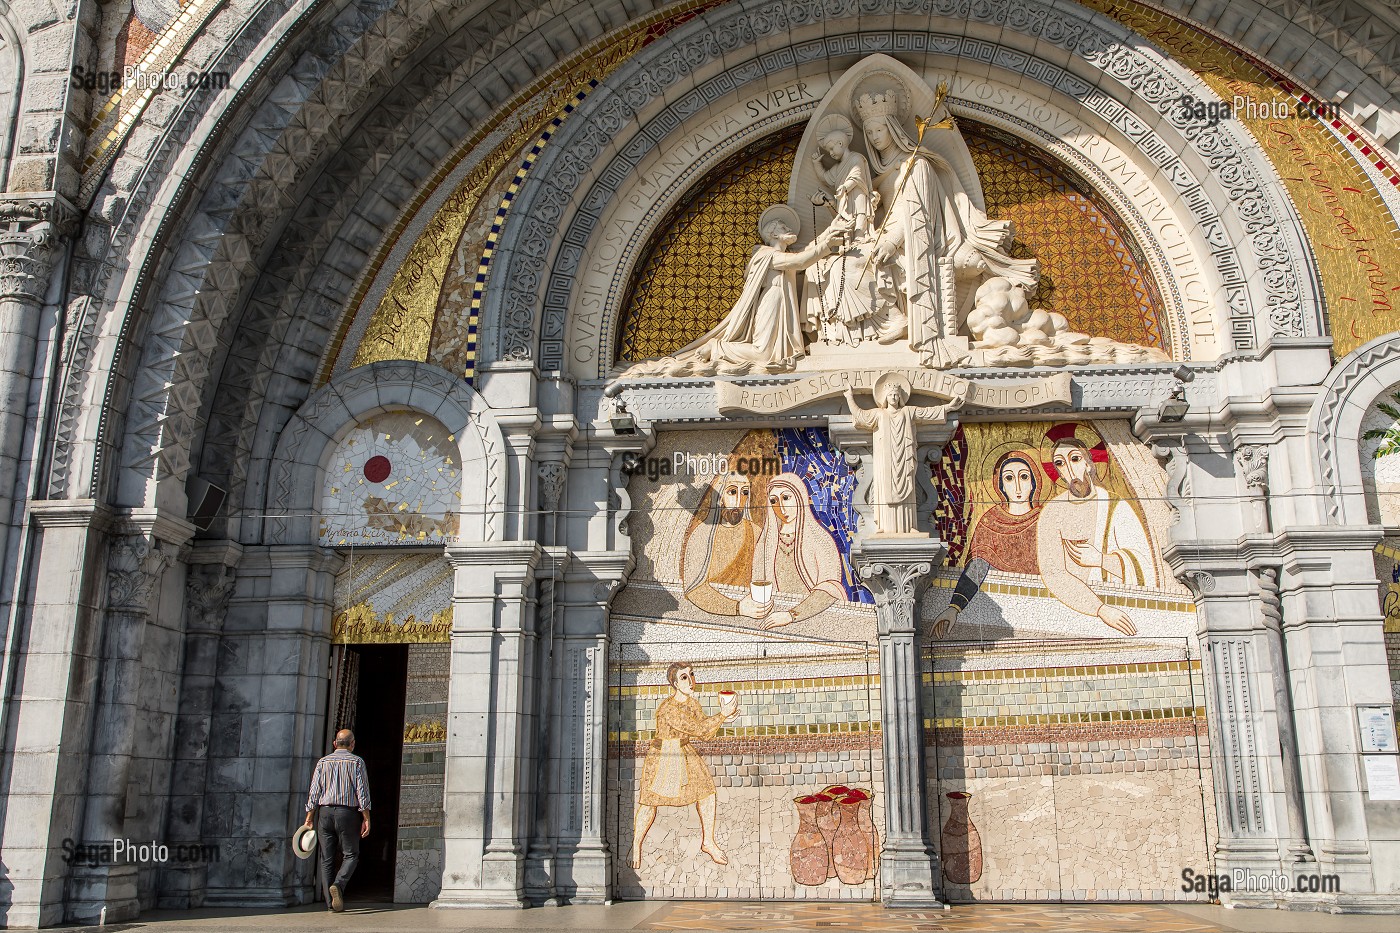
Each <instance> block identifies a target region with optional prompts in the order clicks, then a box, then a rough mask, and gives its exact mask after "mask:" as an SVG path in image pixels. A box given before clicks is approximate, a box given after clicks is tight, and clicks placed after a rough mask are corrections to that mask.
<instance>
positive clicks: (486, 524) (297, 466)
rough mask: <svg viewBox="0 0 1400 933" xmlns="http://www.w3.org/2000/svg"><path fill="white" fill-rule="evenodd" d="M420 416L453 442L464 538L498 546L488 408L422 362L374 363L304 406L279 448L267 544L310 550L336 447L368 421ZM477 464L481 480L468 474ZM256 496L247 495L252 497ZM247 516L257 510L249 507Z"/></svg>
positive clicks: (499, 458) (501, 481) (495, 444)
mask: <svg viewBox="0 0 1400 933" xmlns="http://www.w3.org/2000/svg"><path fill="white" fill-rule="evenodd" d="M388 411H417V412H421V413H423V414H425V415H431V416H432V417H434V418H436V419H437V420H438V421H440V422H442V424H443V426H444V427H446V428H447V429H448V430H449V431H451V432H452V433H453V434H454V435H455V436H456V439H457V440H456V443H457V449H458V452H459V462H461V463H462V464H463V472H462V498H461V511H460V513H459V515H460V519H461V522H460V531H459V539H460V540H461V541H464V542H481V541H498V540H500V539H501V537H502V534H503V530H504V522H505V515H504V505H505V499H506V483H507V475H506V470H507V467H506V457H505V441H504V438H503V436H502V434H501V428H500V425H499V424H497V422H496V417H495V415H494V414H493V413H492V412H491V409H490V408H489V407H487V405H486V401H485V400H484V399H483V398H482V397H481V395H480V394H478V393H477V392H476V391H475V390H473V389H472V388H471V387H470V386H468V385H467V384H466V383H465V382H463V381H462V380H461V379H460V378H458V377H456V376H453V375H452V374H451V373H449V372H447V371H446V370H442V369H439V368H438V367H436V366H429V365H427V364H424V363H393V362H389V363H374V364H371V365H369V366H362V367H360V368H358V369H354V370H351V371H350V372H348V373H345V374H344V375H342V376H340V377H338V378H336V379H333V380H331V381H330V382H328V383H326V384H325V385H324V386H322V387H321V388H320V390H319V391H317V392H316V393H315V394H313V395H312V396H311V397H310V398H308V399H307V400H306V402H305V403H303V404H302V406H301V408H299V409H298V410H297V413H296V414H295V415H293V416H292V420H291V421H290V422H288V424H287V426H286V428H285V429H284V430H283V432H282V434H281V437H280V438H279V439H278V442H277V452H276V454H275V456H274V457H273V459H272V463H271V469H270V471H269V474H268V475H269V487H268V489H267V491H266V496H265V500H264V501H265V503H266V505H265V508H264V509H263V511H264V514H265V516H266V530H265V532H264V533H262V534H251V535H250V537H253V538H257V539H258V540H260V541H261V542H262V543H265V544H312V543H315V542H316V540H317V535H316V527H315V512H316V509H317V507H318V505H319V500H320V492H321V477H322V474H323V472H324V469H325V466H326V462H327V459H328V458H329V457H330V455H331V454H332V452H333V451H334V449H335V446H336V444H337V442H338V441H339V440H340V439H341V438H342V437H344V436H345V434H347V433H348V432H349V431H350V429H351V428H353V427H354V426H355V425H356V424H358V423H359V422H361V421H363V420H364V419H365V418H367V417H369V416H371V415H376V414H380V413H382V412H388ZM472 463H479V464H481V470H482V472H484V474H485V475H484V476H481V475H475V474H469V472H468V470H467V469H466V467H467V465H468V464H472ZM253 494H254V490H251V489H250V490H249V495H250V496H251V495H253ZM248 507H249V508H250V510H254V511H256V509H253V505H252V503H248Z"/></svg>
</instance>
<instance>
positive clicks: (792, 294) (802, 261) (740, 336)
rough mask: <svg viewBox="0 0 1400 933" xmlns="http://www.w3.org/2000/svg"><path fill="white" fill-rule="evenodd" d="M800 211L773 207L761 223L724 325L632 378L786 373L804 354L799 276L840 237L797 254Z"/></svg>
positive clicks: (833, 234)
mask: <svg viewBox="0 0 1400 933" xmlns="http://www.w3.org/2000/svg"><path fill="white" fill-rule="evenodd" d="M797 230H798V219H797V212H796V211H794V210H793V209H792V208H791V207H788V206H787V205H786V204H774V205H773V206H772V207H770V208H768V209H767V210H765V211H764V212H763V215H762V216H761V217H760V218H759V221H758V232H759V236H760V237H762V239H763V243H762V245H760V246H757V247H755V248H754V251H753V256H752V257H750V259H749V264H748V268H747V269H746V270H745V272H744V290H743V291H742V292H741V293H740V294H739V299H738V300H737V301H736V302H734V306H733V307H732V308H731V309H730V310H729V313H728V314H727V315H725V317H724V320H722V321H720V322H719V324H718V325H717V326H716V327H715V328H714V329H712V330H711V331H709V332H708V333H706V334H704V335H703V336H701V337H700V338H699V339H697V340H695V341H693V342H691V343H690V344H688V345H687V346H685V347H682V348H681V349H680V350H678V351H676V354H675V355H674V356H668V357H663V358H662V359H659V360H655V361H651V362H647V363H642V364H639V365H637V366H634V367H633V368H632V369H631V370H629V371H628V375H632V376H712V375H715V374H716V373H719V374H723V375H744V374H747V373H781V372H788V371H789V370H791V369H792V368H793V367H794V366H795V365H796V364H797V360H798V359H800V358H801V357H802V356H803V355H804V353H805V342H804V340H803V337H802V321H801V310H800V307H799V305H798V302H797V294H798V290H797V273H798V271H799V270H801V269H804V268H806V267H807V266H810V265H811V264H812V263H813V262H815V261H816V260H817V259H818V258H819V257H821V256H822V255H824V254H826V253H828V252H830V251H831V249H832V245H833V243H835V242H836V240H837V239H838V238H839V237H840V235H841V233H842V230H841V225H840V224H833V225H831V226H830V227H828V228H827V229H826V230H825V231H823V232H822V234H821V235H820V236H818V237H817V238H816V239H815V240H814V241H813V242H812V243H810V244H809V245H808V246H806V247H805V248H803V249H801V250H798V251H797V252H792V253H790V252H788V247H789V246H791V245H792V244H793V243H794V242H795V241H796V240H797Z"/></svg>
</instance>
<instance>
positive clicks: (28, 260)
mask: <svg viewBox="0 0 1400 933" xmlns="http://www.w3.org/2000/svg"><path fill="white" fill-rule="evenodd" d="M76 224H77V212H76V211H74V210H73V208H72V206H71V205H70V204H69V203H68V202H67V201H65V200H63V198H61V197H58V196H57V195H54V194H52V193H50V194H46V195H38V196H33V197H6V198H0V300H5V299H9V300H19V301H25V302H29V303H31V304H38V303H39V302H41V301H43V300H44V292H45V291H47V290H48V287H49V273H50V272H51V271H52V269H53V258H54V256H55V254H56V253H57V251H58V250H57V246H58V241H59V239H60V238H61V237H63V236H66V235H68V234H69V233H71V232H72V230H73V228H74V227H75V226H76Z"/></svg>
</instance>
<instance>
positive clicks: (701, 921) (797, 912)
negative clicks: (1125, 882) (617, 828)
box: [636, 904, 1230, 933]
mask: <svg viewBox="0 0 1400 933" xmlns="http://www.w3.org/2000/svg"><path fill="white" fill-rule="evenodd" d="M636 929H640V930H863V931H875V933H918V931H945V930H946V931H949V933H989V931H1004V930H1017V931H1022V930H1024V931H1034V930H1054V931H1056V933H1069V931H1074V933H1116V931H1120V930H1123V931H1126V930H1131V931H1134V933H1187V931H1189V933H1216V931H1225V930H1228V929H1230V928H1228V927H1222V926H1217V925H1215V924H1213V923H1207V922H1204V921H1202V920H1199V919H1197V918H1194V917H1191V916H1188V915H1186V914H1184V913H1181V912H1179V911H1176V910H1172V909H1171V908H1168V907H1157V906H1154V905H1131V906H1126V905H1125V906H1120V905H1104V906H1096V907H1061V906H1057V905H1047V904H984V905H976V906H966V907H957V908H953V909H949V910H886V909H884V908H882V907H879V906H876V905H874V904H839V905H838V904H811V905H807V904H676V905H673V906H671V907H669V908H667V909H665V910H662V911H660V912H658V913H657V914H655V915H653V916H651V917H649V918H648V919H647V920H646V922H644V923H642V924H640V925H638V926H637V927H636Z"/></svg>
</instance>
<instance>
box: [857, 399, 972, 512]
mask: <svg viewBox="0 0 1400 933" xmlns="http://www.w3.org/2000/svg"><path fill="white" fill-rule="evenodd" d="M911 391H912V388H911V386H910V384H909V380H908V379H907V378H905V377H904V376H903V375H901V374H900V373H885V374H884V375H883V376H881V377H880V378H879V379H877V380H876V381H875V389H874V394H875V404H876V405H877V406H878V407H876V408H861V407H860V405H859V403H857V402H856V397H855V395H854V394H853V393H852V392H851V390H850V389H849V388H847V389H846V404H847V405H848V406H850V409H851V416H852V417H853V418H854V419H855V425H856V427H857V428H859V429H860V430H862V431H869V432H871V433H873V434H874V435H875V436H874V437H873V438H872V439H871V447H872V449H873V451H874V454H875V464H874V467H875V471H874V476H873V477H872V479H873V482H872V484H871V491H870V498H871V503H872V504H873V505H874V506H875V532H876V534H878V535H918V534H921V532H920V531H919V526H918V523H917V522H916V521H915V518H914V516H915V507H916V506H917V505H918V491H917V489H916V488H915V485H914V484H915V475H916V470H917V467H918V460H917V458H916V456H915V455H916V454H917V452H918V431H919V425H920V424H942V423H944V422H945V421H947V420H948V413H949V412H951V411H954V410H956V409H958V408H960V407H961V406H962V403H963V399H961V398H955V399H953V400H952V401H950V402H947V403H946V404H943V405H934V406H930V407H920V406H915V405H909V404H906V403H907V402H908V401H909V396H910V394H911Z"/></svg>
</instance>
